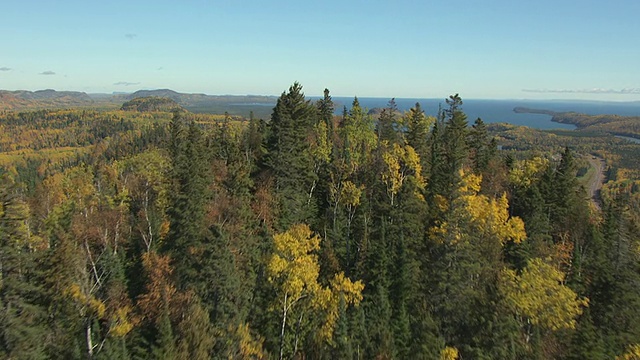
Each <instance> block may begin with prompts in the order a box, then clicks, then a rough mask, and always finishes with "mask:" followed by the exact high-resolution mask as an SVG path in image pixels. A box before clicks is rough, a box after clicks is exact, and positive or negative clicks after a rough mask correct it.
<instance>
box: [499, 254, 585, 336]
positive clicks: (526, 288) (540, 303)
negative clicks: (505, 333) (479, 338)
mask: <svg viewBox="0 0 640 360" xmlns="http://www.w3.org/2000/svg"><path fill="white" fill-rule="evenodd" d="M501 275H502V280H503V283H502V288H503V292H504V295H505V299H506V302H507V305H508V306H509V307H510V308H511V310H512V311H513V312H514V313H515V314H516V316H517V317H518V318H519V319H520V321H521V322H522V323H523V324H525V326H527V327H528V324H531V325H537V326H540V327H541V328H543V329H547V330H551V331H555V330H560V329H574V328H575V326H576V317H578V316H579V315H580V314H582V308H583V307H585V306H587V305H588V300H587V299H580V298H578V295H577V294H576V293H575V292H573V290H571V289H570V288H569V287H567V286H565V285H563V282H564V274H563V273H562V272H560V271H559V270H557V269H556V268H554V267H553V266H551V265H549V264H546V263H545V262H544V261H543V260H542V259H540V258H535V259H532V260H530V261H529V263H528V264H527V267H526V268H525V269H524V270H523V271H522V273H521V274H519V275H518V274H517V273H516V272H515V271H513V270H510V269H504V270H503V271H502V274H501ZM528 330H530V329H528ZM529 335H530V333H529V332H527V334H525V339H526V340H527V341H528V340H529Z"/></svg>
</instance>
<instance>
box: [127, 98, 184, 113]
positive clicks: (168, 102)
mask: <svg viewBox="0 0 640 360" xmlns="http://www.w3.org/2000/svg"><path fill="white" fill-rule="evenodd" d="M175 109H180V110H184V109H183V108H182V107H181V106H180V105H178V103H177V102H175V100H173V99H170V98H166V97H158V96H147V97H139V98H135V99H133V100H130V101H127V102H126V103H124V104H122V108H120V110H124V111H139V112H153V111H173V110H175Z"/></svg>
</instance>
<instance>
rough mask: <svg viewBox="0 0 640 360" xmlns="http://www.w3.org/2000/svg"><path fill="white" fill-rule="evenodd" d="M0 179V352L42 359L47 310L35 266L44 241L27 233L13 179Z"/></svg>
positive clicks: (25, 217)
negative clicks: (41, 241)
mask: <svg viewBox="0 0 640 360" xmlns="http://www.w3.org/2000/svg"><path fill="white" fill-rule="evenodd" d="M0 181H1V184H0V355H2V356H3V357H6V358H9V359H45V358H47V357H48V356H47V354H46V353H45V346H46V345H47V343H46V334H47V333H48V329H47V328H46V327H45V324H46V321H47V320H46V319H47V314H46V309H45V308H44V307H43V305H44V304H42V301H43V300H44V299H43V298H42V296H43V291H42V289H41V288H40V285H39V283H40V280H41V279H39V275H40V274H38V271H37V267H36V264H37V263H36V261H38V253H37V249H38V248H39V247H41V246H42V245H43V244H41V243H39V242H40V239H39V238H37V237H35V236H33V235H31V234H30V230H29V227H28V226H29V225H28V219H29V209H28V207H27V205H26V204H25V203H24V202H23V201H22V199H21V198H20V196H19V194H18V193H17V189H16V188H15V187H14V185H13V183H12V182H11V181H10V180H8V179H7V178H6V177H5V176H3V177H2V178H1V179H0Z"/></svg>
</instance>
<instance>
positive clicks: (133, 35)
mask: <svg viewBox="0 0 640 360" xmlns="http://www.w3.org/2000/svg"><path fill="white" fill-rule="evenodd" d="M137 36H138V34H133V33H126V34H124V37H126V38H127V39H129V40H133V39H134V38H136V37H137Z"/></svg>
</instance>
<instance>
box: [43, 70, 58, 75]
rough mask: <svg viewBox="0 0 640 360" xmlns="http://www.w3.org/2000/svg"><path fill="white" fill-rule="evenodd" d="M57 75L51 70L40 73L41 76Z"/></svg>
mask: <svg viewBox="0 0 640 360" xmlns="http://www.w3.org/2000/svg"><path fill="white" fill-rule="evenodd" d="M55 74H56V73H55V72H53V71H51V70H47V71H43V72H41V73H40V75H55Z"/></svg>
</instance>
